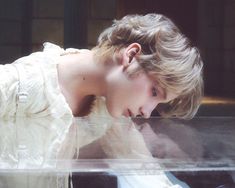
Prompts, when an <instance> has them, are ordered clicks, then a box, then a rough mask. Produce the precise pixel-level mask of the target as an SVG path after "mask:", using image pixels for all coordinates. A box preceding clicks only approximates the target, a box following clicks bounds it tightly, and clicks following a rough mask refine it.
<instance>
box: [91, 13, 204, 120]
mask: <svg viewBox="0 0 235 188" xmlns="http://www.w3.org/2000/svg"><path fill="white" fill-rule="evenodd" d="M133 42H137V43H139V44H140V45H141V47H142V52H141V54H140V55H139V56H138V57H137V60H138V62H139V63H140V67H141V68H143V69H144V70H145V71H146V72H147V73H148V74H149V75H150V76H151V77H153V78H154V80H156V82H157V83H158V84H159V85H160V86H161V87H163V88H165V89H167V91H170V92H174V93H177V94H179V97H178V98H176V99H175V100H173V101H171V102H169V103H168V104H167V105H162V106H161V108H160V109H158V110H159V111H160V113H161V114H162V115H164V116H176V117H180V118H191V117H193V116H194V114H195V113H196V111H197V109H198V106H199V104H200V101H201V97H202V90H203V81H202V75H201V74H202V60H201V57H200V54H199V52H198V50H197V49H196V48H195V47H191V46H190V45H189V41H188V39H187V38H186V37H185V36H184V35H183V34H181V32H180V31H179V29H178V28H177V27H176V26H175V24H174V23H173V22H172V21H171V20H170V19H168V18H167V17H165V16H163V15H159V14H147V15H145V16H140V15H129V16H125V17H124V18H122V19H121V20H115V21H114V23H113V25H112V26H111V27H109V28H107V29H106V30H104V31H103V32H102V33H101V35H100V36H99V39H98V45H97V47H96V48H95V49H96V50H97V52H98V53H96V54H99V56H109V57H111V55H112V54H113V53H114V52H115V51H117V50H120V49H121V48H123V47H126V46H128V45H129V44H131V43H133ZM139 70H140V69H136V70H135V72H137V71H139ZM135 72H134V73H135Z"/></svg>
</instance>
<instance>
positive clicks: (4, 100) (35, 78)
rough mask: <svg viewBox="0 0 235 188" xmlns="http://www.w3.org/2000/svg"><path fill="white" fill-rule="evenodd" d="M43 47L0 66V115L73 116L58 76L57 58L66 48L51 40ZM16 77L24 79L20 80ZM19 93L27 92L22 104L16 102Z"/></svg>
mask: <svg viewBox="0 0 235 188" xmlns="http://www.w3.org/2000/svg"><path fill="white" fill-rule="evenodd" d="M44 46H45V48H44V50H43V52H35V53H32V54H31V55H29V56H26V57H22V58H20V59H18V60H16V61H15V62H14V63H13V64H8V65H0V80H1V82H0V117H9V116H12V117H14V116H26V117H33V118H35V117H44V116H48V115H49V116H54V117H57V118H58V117H59V116H63V115H65V114H69V115H71V116H72V112H71V109H70V108H69V106H68V104H67V102H66V100H65V98H64V96H63V95H62V93H61V91H60V88H59V84H58V75H57V61H56V59H57V58H58V57H59V56H60V54H62V53H64V52H65V51H64V50H63V49H62V48H60V47H59V46H56V45H54V44H51V43H45V44H44ZM19 78H23V80H21V82H19ZM20 92H23V93H27V95H28V96H27V99H26V101H25V102H23V103H20V102H19V98H18V94H19V93H20ZM39 101H40V102H39ZM18 108H20V109H18Z"/></svg>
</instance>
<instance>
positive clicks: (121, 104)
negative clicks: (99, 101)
mask: <svg viewBox="0 0 235 188" xmlns="http://www.w3.org/2000/svg"><path fill="white" fill-rule="evenodd" d="M136 48H137V49H136ZM138 50H140V49H138V46H137V47H136V46H135V45H133V46H131V47H130V46H129V47H128V48H127V49H125V50H124V52H123V58H122V60H121V61H122V62H121V63H120V64H119V65H117V66H115V67H114V68H113V69H112V71H111V72H110V74H109V76H108V77H107V80H108V81H107V83H108V84H107V91H106V105H107V109H108V111H109V113H110V114H111V115H112V116H113V117H120V116H122V115H123V116H126V117H129V116H131V117H135V116H137V115H141V116H143V117H145V118H149V117H150V115H151V112H152V111H153V109H154V108H155V107H156V106H157V105H158V104H159V103H166V102H169V101H170V100H173V99H174V98H175V97H176V95H175V94H173V93H169V92H168V93H165V91H164V89H163V88H160V87H159V86H158V85H157V84H156V83H155V82H154V81H153V80H152V79H151V78H150V77H149V76H148V75H147V74H146V73H145V72H142V71H141V72H139V73H136V74H135V75H133V76H130V75H129V74H128V73H127V72H128V71H130V70H131V69H134V68H135V67H136V66H138V62H137V61H136V59H135V55H134V56H132V57H130V56H131V55H130V54H132V55H133V54H134V52H136V51H138ZM133 51H134V52H133Z"/></svg>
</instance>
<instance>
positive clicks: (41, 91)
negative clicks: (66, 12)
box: [0, 14, 203, 118]
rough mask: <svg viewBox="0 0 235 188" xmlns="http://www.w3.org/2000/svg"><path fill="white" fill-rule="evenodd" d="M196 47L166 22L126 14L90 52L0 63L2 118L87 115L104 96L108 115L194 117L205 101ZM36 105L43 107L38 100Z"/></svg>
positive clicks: (48, 50)
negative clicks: (154, 110) (60, 114)
mask: <svg viewBox="0 0 235 188" xmlns="http://www.w3.org/2000/svg"><path fill="white" fill-rule="evenodd" d="M202 66H203V65H202V60H201V57H200V54H199V52H198V50H197V48H195V47H192V46H190V44H189V40H188V39H187V38H186V37H185V36H184V35H183V34H181V32H180V31H179V29H178V28H177V27H176V25H175V24H174V23H173V22H172V21H171V20H170V19H168V18H167V17H165V16H163V15H158V14H148V15H145V16H140V15H134V16H126V17H124V18H123V19H121V20H117V21H115V22H114V24H113V25H112V26H111V27H109V28H107V29H106V30H104V32H102V33H101V35H100V36H99V39H98V44H97V46H95V47H94V48H93V49H92V50H76V49H67V50H63V49H62V48H60V47H59V46H56V45H54V44H51V43H45V44H44V50H43V52H36V53H33V54H31V55H29V56H26V57H23V58H20V59H18V60H16V61H15V62H14V63H12V64H7V65H1V66H0V71H1V74H0V75H1V76H0V78H1V83H0V86H1V89H0V105H1V111H0V115H1V116H14V115H17V114H21V115H27V116H40V117H43V116H45V115H49V114H50V115H55V116H56V114H57V115H58V114H59V113H58V112H60V113H62V114H66V113H67V114H73V115H74V116H85V115H88V114H89V112H90V111H91V109H92V103H93V101H94V99H95V97H97V96H98V97H99V96H102V97H104V98H105V103H106V106H107V109H108V111H109V113H110V114H111V115H112V116H113V117H120V116H128V117H129V116H131V117H135V116H138V115H141V116H143V117H145V118H148V117H150V114H151V112H152V111H153V109H155V108H156V109H157V110H159V112H160V114H161V115H163V116H166V117H170V116H174V117H179V118H191V117H193V116H194V114H195V113H196V111H197V109H198V107H199V104H200V100H201V97H202V88H203V81H202ZM39 101H40V102H39Z"/></svg>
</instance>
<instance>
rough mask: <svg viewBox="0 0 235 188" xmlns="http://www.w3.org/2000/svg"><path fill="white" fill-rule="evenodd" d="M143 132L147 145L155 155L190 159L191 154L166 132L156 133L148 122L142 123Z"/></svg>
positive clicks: (141, 129)
mask: <svg viewBox="0 0 235 188" xmlns="http://www.w3.org/2000/svg"><path fill="white" fill-rule="evenodd" d="M139 130H140V132H141V133H142V135H143V137H144V140H145V142H146V145H147V147H148V148H149V150H150V152H151V153H152V155H153V156H154V157H157V158H178V159H182V158H183V159H188V158H189V156H188V155H187V154H186V153H185V152H184V151H183V150H182V149H181V148H180V146H179V145H178V144H177V143H175V142H174V141H173V140H172V139H171V138H169V137H168V136H167V135H165V134H156V133H154V132H153V130H152V128H151V127H150V125H148V124H146V123H145V124H143V125H141V128H140V129H139Z"/></svg>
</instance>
